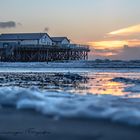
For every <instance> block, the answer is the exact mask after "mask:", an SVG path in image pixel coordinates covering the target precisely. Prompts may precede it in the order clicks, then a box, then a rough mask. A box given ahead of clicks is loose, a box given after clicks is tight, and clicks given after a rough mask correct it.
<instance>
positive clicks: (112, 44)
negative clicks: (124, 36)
mask: <svg viewBox="0 0 140 140" xmlns="http://www.w3.org/2000/svg"><path fill="white" fill-rule="evenodd" d="M125 44H128V41H121V40H114V41H98V42H89V45H91V46H92V47H95V48H98V49H106V48H110V49H112V48H113V49H118V48H121V47H123V46H124V45H125Z"/></svg>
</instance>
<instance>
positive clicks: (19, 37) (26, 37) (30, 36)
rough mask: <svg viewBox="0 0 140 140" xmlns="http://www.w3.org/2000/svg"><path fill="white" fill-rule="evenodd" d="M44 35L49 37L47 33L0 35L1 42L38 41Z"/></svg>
mask: <svg viewBox="0 0 140 140" xmlns="http://www.w3.org/2000/svg"><path fill="white" fill-rule="evenodd" d="M44 35H47V36H48V37H49V35H48V34H47V33H15V34H1V35H0V40H38V39H40V38H41V37H42V36H44ZM49 38H50V37H49ZM50 39H51V38H50Z"/></svg>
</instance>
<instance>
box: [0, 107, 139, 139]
mask: <svg viewBox="0 0 140 140" xmlns="http://www.w3.org/2000/svg"><path fill="white" fill-rule="evenodd" d="M0 139H1V140H31V139H34V140H39V139H40V140H56V139H57V140H58V139H61V140H91V139H92V140H118V139H119V140H125V139H126V140H139V139H140V127H131V126H127V125H123V124H117V123H112V122H110V121H107V120H83V119H76V120H70V119H52V118H51V117H50V118H48V117H46V116H44V115H41V114H39V113H37V112H34V111H31V110H28V111H27V110H26V111H25V110H16V109H14V108H9V107H6V108H2V109H0Z"/></svg>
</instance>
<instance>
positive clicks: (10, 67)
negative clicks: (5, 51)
mask: <svg viewBox="0 0 140 140" xmlns="http://www.w3.org/2000/svg"><path fill="white" fill-rule="evenodd" d="M36 64H37V63H30V65H27V64H25V63H20V64H19V65H18V64H17V63H6V64H5V66H4V63H1V64H0V67H1V70H0V71H1V72H0V97H1V98H0V114H1V115H0V139H2V140H19V139H21V140H25V139H26V140H30V139H35V140H38V139H41V140H46V139H49V140H56V139H61V140H65V139H68V140H71V139H72V140H85V139H87V140H91V139H93V140H112V139H113V140H118V139H119V140H124V139H127V140H139V137H140V133H139V132H140V104H139V103H140V98H139V93H140V88H139V87H140V70H139V68H110V67H109V68H105V69H103V68H100V69H99V68H96V69H95V68H91V67H90V68H80V67H79V68H74V67H73V68H67V65H68V64H67V65H66V66H65V64H63V66H64V67H63V68H58V67H59V65H58V67H56V68H50V67H48V68H47V64H45V63H44V64H42V65H41V64H37V65H36ZM118 65H119V64H118ZM26 66H27V67H26ZM44 66H46V67H45V68H44ZM106 67H107V66H106Z"/></svg>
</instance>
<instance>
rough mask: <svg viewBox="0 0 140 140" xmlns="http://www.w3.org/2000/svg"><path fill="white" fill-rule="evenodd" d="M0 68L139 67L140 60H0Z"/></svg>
mask: <svg viewBox="0 0 140 140" xmlns="http://www.w3.org/2000/svg"><path fill="white" fill-rule="evenodd" d="M0 68H120V69H121V68H122V69H123V68H140V60H135V61H134V60H131V61H118V60H113V61H109V60H95V61H91V60H89V61H64V62H48V63H47V62H0Z"/></svg>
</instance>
